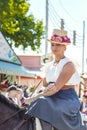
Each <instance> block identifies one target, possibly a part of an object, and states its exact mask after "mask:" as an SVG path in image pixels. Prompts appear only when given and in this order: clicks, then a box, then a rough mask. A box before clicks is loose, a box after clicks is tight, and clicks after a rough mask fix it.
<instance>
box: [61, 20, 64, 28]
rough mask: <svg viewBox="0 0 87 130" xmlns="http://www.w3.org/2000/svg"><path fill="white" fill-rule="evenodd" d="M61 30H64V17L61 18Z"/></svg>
mask: <svg viewBox="0 0 87 130" xmlns="http://www.w3.org/2000/svg"><path fill="white" fill-rule="evenodd" d="M61 30H64V19H61Z"/></svg>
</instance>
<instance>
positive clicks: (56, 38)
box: [51, 34, 71, 43]
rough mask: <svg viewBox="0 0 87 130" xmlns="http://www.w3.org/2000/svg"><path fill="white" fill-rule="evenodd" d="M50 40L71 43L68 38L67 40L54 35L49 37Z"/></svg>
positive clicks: (64, 37) (65, 37)
mask: <svg viewBox="0 0 87 130" xmlns="http://www.w3.org/2000/svg"><path fill="white" fill-rule="evenodd" d="M51 40H52V41H55V42H60V43H63V42H66V43H71V41H70V38H68V37H67V36H58V35H56V34H54V35H52V36H51Z"/></svg>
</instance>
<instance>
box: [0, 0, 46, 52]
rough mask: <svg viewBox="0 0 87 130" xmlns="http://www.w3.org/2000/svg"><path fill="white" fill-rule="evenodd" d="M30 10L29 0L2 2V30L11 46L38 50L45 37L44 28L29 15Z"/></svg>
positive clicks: (4, 0)
mask: <svg viewBox="0 0 87 130" xmlns="http://www.w3.org/2000/svg"><path fill="white" fill-rule="evenodd" d="M29 8H30V4H29V3H28V2H27V0H0V30H1V31H2V33H3V34H4V36H5V38H6V39H7V40H8V41H9V44H10V45H11V46H12V45H13V44H14V46H15V47H19V46H20V45H22V46H23V49H25V48H27V47H28V46H30V47H31V49H32V50H37V49H39V47H40V45H41V39H43V37H44V26H43V22H42V21H41V20H36V19H35V17H34V15H33V14H31V13H30V14H29Z"/></svg>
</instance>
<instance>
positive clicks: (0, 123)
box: [0, 109, 22, 125]
mask: <svg viewBox="0 0 87 130" xmlns="http://www.w3.org/2000/svg"><path fill="white" fill-rule="evenodd" d="M20 111H22V109H20V110H18V111H17V112H15V113H14V114H12V115H11V116H9V117H8V118H7V119H5V120H4V121H2V122H0V125H2V124H3V123H5V122H6V121H8V120H10V119H11V118H12V117H14V116H15V115H16V114H18V113H19V112H20Z"/></svg>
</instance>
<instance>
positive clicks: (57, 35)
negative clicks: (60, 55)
mask: <svg viewBox="0 0 87 130" xmlns="http://www.w3.org/2000/svg"><path fill="white" fill-rule="evenodd" d="M48 41H49V42H51V43H56V44H61V45H70V43H71V41H70V38H68V37H67V31H65V30H59V29H54V30H53V33H52V36H51V38H50V39H48Z"/></svg>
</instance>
